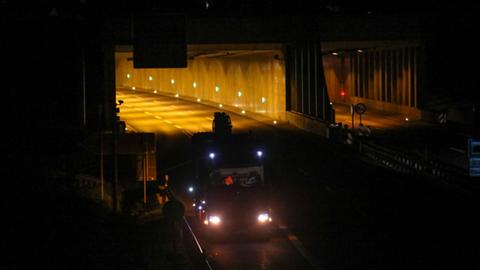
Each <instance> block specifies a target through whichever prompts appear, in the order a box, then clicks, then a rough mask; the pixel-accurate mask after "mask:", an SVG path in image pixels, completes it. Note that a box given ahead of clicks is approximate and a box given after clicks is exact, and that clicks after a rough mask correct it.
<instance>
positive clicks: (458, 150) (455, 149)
mask: <svg viewBox="0 0 480 270" xmlns="http://www.w3.org/2000/svg"><path fill="white" fill-rule="evenodd" d="M448 149H450V150H452V151H455V152H458V153H462V154H465V150H462V149H458V148H456V147H449V148H448Z"/></svg>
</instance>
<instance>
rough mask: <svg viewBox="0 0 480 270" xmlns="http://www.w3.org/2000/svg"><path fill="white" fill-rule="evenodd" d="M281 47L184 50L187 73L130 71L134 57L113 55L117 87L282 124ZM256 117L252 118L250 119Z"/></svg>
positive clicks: (181, 70) (196, 47)
mask: <svg viewBox="0 0 480 270" xmlns="http://www.w3.org/2000/svg"><path fill="white" fill-rule="evenodd" d="M283 59H284V58H283V53H282V49H281V45H277V44H271V45H258V44H257V45H251V46H248V45H230V46H228V45H216V46H215V45H189V46H188V62H187V63H188V65H187V68H154V69H151V68H150V69H134V67H133V61H132V60H133V52H131V51H125V52H118V51H117V52H116V54H115V65H116V87H117V89H119V88H122V89H130V90H135V91H145V92H150V93H156V94H165V95H169V96H177V97H179V98H186V99H190V100H192V99H193V100H197V99H198V100H202V101H210V102H213V103H217V104H223V105H229V106H231V108H238V112H241V111H242V110H245V111H247V112H253V113H256V114H257V115H259V116H260V115H262V116H266V117H269V118H272V119H277V120H285V118H286V116H285V103H286V102H285V64H284V61H283ZM249 115H250V116H251V117H252V116H253V117H255V114H251V113H250V114H249Z"/></svg>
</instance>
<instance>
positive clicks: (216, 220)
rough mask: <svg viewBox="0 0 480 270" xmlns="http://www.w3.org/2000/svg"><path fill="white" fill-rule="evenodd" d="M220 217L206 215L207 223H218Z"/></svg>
mask: <svg viewBox="0 0 480 270" xmlns="http://www.w3.org/2000/svg"><path fill="white" fill-rule="evenodd" d="M220 222H221V219H220V217H219V216H216V215H213V216H209V217H208V223H211V224H213V225H218V224H220Z"/></svg>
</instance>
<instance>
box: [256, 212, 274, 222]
mask: <svg viewBox="0 0 480 270" xmlns="http://www.w3.org/2000/svg"><path fill="white" fill-rule="evenodd" d="M257 220H258V222H260V223H265V222H267V221H268V222H271V221H272V218H271V217H270V215H269V214H268V213H261V214H260V215H258V217H257Z"/></svg>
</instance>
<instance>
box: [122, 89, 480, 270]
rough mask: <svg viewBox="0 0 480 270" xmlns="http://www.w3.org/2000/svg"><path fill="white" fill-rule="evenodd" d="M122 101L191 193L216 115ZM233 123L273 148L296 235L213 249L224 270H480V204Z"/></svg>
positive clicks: (344, 155) (278, 206) (279, 205)
mask: <svg viewBox="0 0 480 270" xmlns="http://www.w3.org/2000/svg"><path fill="white" fill-rule="evenodd" d="M118 98H119V99H123V100H124V101H125V103H124V105H122V106H124V107H123V108H122V111H121V113H120V116H121V118H122V119H123V120H125V121H127V123H128V125H129V127H131V128H134V129H135V130H137V131H150V132H156V133H157V143H158V145H157V146H158V148H157V152H158V157H159V158H158V167H159V170H160V171H162V170H163V171H165V172H168V173H169V174H170V175H171V179H172V185H173V186H174V187H175V188H176V189H177V190H182V189H185V187H186V184H187V183H188V181H189V180H190V179H191V177H192V175H191V171H190V167H189V163H188V159H189V146H188V145H189V135H190V134H191V133H193V132H197V131H209V130H210V127H211V117H212V116H213V112H214V111H217V108H215V107H210V106H202V105H201V104H199V103H195V102H193V103H192V102H185V101H181V100H178V99H175V98H170V97H168V98H166V97H162V96H159V95H154V94H147V93H141V92H138V91H137V92H132V91H130V92H125V91H119V92H118ZM230 115H231V117H232V122H233V126H234V131H235V130H237V131H238V130H242V131H247V130H252V131H253V132H254V134H257V135H258V136H259V137H260V138H261V139H263V140H264V141H265V142H266V144H267V157H268V158H267V159H266V165H265V166H266V175H267V177H270V178H271V179H272V181H273V183H274V184H273V190H272V192H273V196H272V199H273V209H274V212H275V216H276V219H275V220H276V222H278V223H277V224H278V225H281V226H285V227H286V228H287V229H288V232H290V233H291V234H289V233H287V234H285V232H281V233H279V234H278V235H277V236H276V237H274V238H273V239H272V240H271V241H269V242H267V243H258V242H255V243H248V242H242V241H240V242H235V241H232V242H223V243H207V244H206V247H207V250H208V255H209V256H210V257H211V259H212V261H213V262H214V264H215V265H216V267H217V268H218V269H240V268H247V269H283V267H285V269H308V267H312V266H316V267H317V268H318V269H379V270H380V269H478V268H479V267H480V265H479V262H478V260H477V259H476V258H478V256H479V255H480V249H479V248H478V245H477V243H478V241H479V240H480V237H479V235H480V234H479V232H478V225H480V224H479V222H478V220H477V218H476V217H475V213H476V212H477V210H478V207H477V205H478V200H477V199H472V198H471V197H468V198H466V197H462V194H458V193H456V191H455V190H453V189H450V188H449V187H448V186H443V185H442V184H441V183H439V182H437V181H436V180H435V179H422V178H420V177H416V176H412V175H410V176H407V175H402V174H399V173H396V172H393V171H390V170H388V169H385V168H382V167H380V166H376V165H375V164H373V163H372V162H371V161H369V160H368V159H365V158H364V157H362V156H360V155H359V154H358V153H356V152H354V151H353V150H352V149H350V148H348V147H346V146H345V145H340V144H333V143H332V142H329V141H328V140H326V139H324V138H321V137H318V136H315V135H313V134H310V133H307V132H304V131H301V130H298V129H295V128H292V127H290V126H288V125H286V124H281V125H268V124H264V123H260V122H256V121H254V120H252V119H249V118H244V117H242V115H240V114H230ZM237 128H238V129H237ZM179 164H180V165H179ZM477 197H478V196H477ZM285 227H284V228H285ZM289 235H290V236H289ZM292 239H293V240H295V239H297V240H298V242H297V243H301V246H300V247H301V248H298V246H297V245H296V244H295V243H296V242H295V241H292ZM302 249H303V250H305V251H306V254H307V256H304V254H302V252H301V250H302ZM308 258H310V260H309V259H308ZM312 262H313V263H312Z"/></svg>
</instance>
